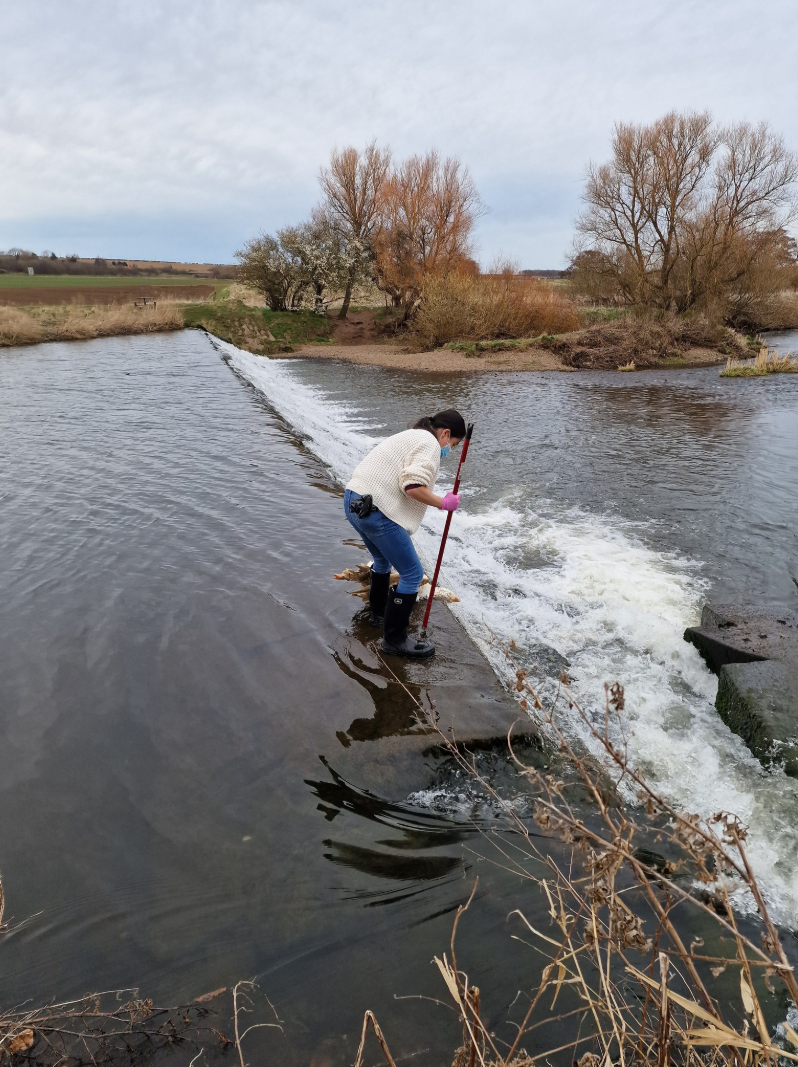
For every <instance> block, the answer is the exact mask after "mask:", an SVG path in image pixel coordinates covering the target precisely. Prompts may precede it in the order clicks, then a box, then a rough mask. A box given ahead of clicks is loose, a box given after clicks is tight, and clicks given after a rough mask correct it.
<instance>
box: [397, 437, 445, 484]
mask: <svg viewBox="0 0 798 1067" xmlns="http://www.w3.org/2000/svg"><path fill="white" fill-rule="evenodd" d="M435 447H436V448H438V447H439V446H438V443H437V441H436V442H435ZM436 460H437V462H436ZM439 469H440V451H439V452H438V455H437V456H435V455H430V450H429V449H427V448H425V449H417V450H414V451H413V452H411V453H410V454H409V455H408V457H407V459H406V460H405V464H404V466H403V467H402V469H401V470H400V472H399V485H400V487H401V488H402V490H405V489H407V488H408V486H411V485H423V486H426V487H427V489H431V488H432V487H433V485H435V479H436V478H437V477H438V470H439Z"/></svg>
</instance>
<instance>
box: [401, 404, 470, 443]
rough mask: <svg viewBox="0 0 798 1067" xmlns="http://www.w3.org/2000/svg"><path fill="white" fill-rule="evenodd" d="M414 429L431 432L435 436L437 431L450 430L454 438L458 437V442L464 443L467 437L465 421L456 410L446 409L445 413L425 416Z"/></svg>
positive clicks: (440, 412)
mask: <svg viewBox="0 0 798 1067" xmlns="http://www.w3.org/2000/svg"><path fill="white" fill-rule="evenodd" d="M413 429H414V430H429V432H430V433H431V434H433V435H434V434H435V431H436V430H448V431H449V433H450V434H451V435H452V437H456V438H457V439H458V441H462V439H463V438H464V437H465V435H466V424H465V419H464V418H463V416H462V415H461V414H460V412H459V411H455V409H454V408H446V409H445V410H444V411H439V412H438V414H437V415H424V416H423V418H420V419H419V420H418V422H417V423H416V424H415V426H414V427H413Z"/></svg>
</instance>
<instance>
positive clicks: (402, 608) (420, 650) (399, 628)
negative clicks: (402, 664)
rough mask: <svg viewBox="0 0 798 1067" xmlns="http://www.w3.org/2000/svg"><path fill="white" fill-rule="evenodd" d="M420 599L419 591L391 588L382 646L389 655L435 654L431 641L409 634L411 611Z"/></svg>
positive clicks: (425, 657)
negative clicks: (399, 591) (403, 591)
mask: <svg viewBox="0 0 798 1067" xmlns="http://www.w3.org/2000/svg"><path fill="white" fill-rule="evenodd" d="M417 599H418V593H397V591H396V589H391V591H390V592H389V593H388V603H387V604H386V606H385V636H384V637H383V639H382V643H381V645H380V647H381V648H382V651H383V652H387V653H388V655H389V656H407V657H408V658H409V659H427V657H428V656H433V655H434V654H435V645H433V643H432V642H431V641H422V640H420V639H416V638H414V637H408V636H407V624H408V622H410V612H411V611H412V610H413V605H414V604H415V602H416V600H417Z"/></svg>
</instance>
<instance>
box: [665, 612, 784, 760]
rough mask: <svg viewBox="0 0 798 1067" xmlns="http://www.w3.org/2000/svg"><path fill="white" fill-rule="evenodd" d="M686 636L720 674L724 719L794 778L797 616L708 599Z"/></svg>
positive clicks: (720, 705)
mask: <svg viewBox="0 0 798 1067" xmlns="http://www.w3.org/2000/svg"><path fill="white" fill-rule="evenodd" d="M684 637H685V640H686V641H690V642H692V644H694V645H695V646H696V648H698V650H699V652H700V653H701V655H702V656H703V657H704V659H705V660H706V662H707V664H708V666H709V667H710V669H711V670H713V671H714V672H715V673H716V674H717V675H718V695H717V697H716V699H715V707H716V708H717V709H718V713H719V715H720V717H721V718H722V719H723V721H724V722H725V723H726V724H727V725H728V727H729V728H730V729H731V730H734V732H735V733H736V734H739V736H740V737H741V738H742V739H743V741H745V743H746V745H748V747H749V748H750V749H751V752H752V753H753V754H754V755H755V756H756V758H757V759H758V760H759V761H760V762H761V763H762V764H763V766H765V767H770V766H781V767H783V769H784V771H785V773H786V774H788V775H790V776H791V777H793V778H798V616H795V615H794V614H792V613H791V612H784V611H771V610H767V609H761V608H740V607H735V606H732V605H728V604H707V605H706V606H705V607H704V610H703V612H702V614H701V625H700V626H689V627H688V628H687V630H685V633H684Z"/></svg>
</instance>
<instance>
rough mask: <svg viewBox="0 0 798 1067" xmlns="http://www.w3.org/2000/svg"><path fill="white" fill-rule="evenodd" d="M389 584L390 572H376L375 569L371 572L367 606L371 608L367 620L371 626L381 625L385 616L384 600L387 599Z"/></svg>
mask: <svg viewBox="0 0 798 1067" xmlns="http://www.w3.org/2000/svg"><path fill="white" fill-rule="evenodd" d="M390 584H391V572H390V571H388V573H387V574H378V573H377V572H376V571H374V570H372V572H371V583H370V585H369V608H370V609H371V616H370V618H369V622H370V623H371V625H372V626H382V623H383V619H384V618H385V602H386V601H387V599H388V589H389V587H390Z"/></svg>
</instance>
